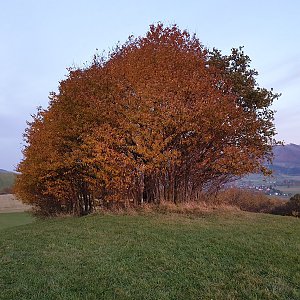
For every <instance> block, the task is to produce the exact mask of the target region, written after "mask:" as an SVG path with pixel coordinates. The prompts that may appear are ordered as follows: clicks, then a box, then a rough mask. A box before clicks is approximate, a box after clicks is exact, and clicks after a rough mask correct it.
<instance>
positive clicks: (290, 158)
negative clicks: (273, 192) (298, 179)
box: [269, 144, 300, 176]
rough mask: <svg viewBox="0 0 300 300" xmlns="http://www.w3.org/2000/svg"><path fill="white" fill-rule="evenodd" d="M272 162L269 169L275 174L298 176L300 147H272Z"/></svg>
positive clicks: (290, 145)
mask: <svg viewBox="0 0 300 300" xmlns="http://www.w3.org/2000/svg"><path fill="white" fill-rule="evenodd" d="M273 152H274V160H273V163H272V165H270V166H269V167H270V168H271V169H272V170H273V171H274V172H275V174H284V175H291V176H298V175H300V145H296V144H288V145H284V146H282V145H277V146H274V149H273Z"/></svg>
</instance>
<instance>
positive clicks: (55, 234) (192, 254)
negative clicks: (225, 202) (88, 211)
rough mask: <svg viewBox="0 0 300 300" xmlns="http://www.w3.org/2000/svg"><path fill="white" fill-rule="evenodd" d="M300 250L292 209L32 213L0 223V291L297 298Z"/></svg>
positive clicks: (299, 223) (299, 224) (49, 295)
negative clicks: (17, 221)
mask: <svg viewBox="0 0 300 300" xmlns="http://www.w3.org/2000/svg"><path fill="white" fill-rule="evenodd" d="M1 216H2V215H1ZM1 216H0V217H1ZM299 253H300V220H299V219H297V218H292V217H281V216H273V215H264V214H254V213H252V214H251V213H242V212H241V213H240V212H231V213H230V212H227V213H224V212H223V213H220V212H219V213H218V212H217V213H210V214H208V213H206V214H205V215H203V216H201V217H187V216H179V215H161V214H151V215H144V216H142V215H132V216H125V215H104V216H99V215H98V216H88V217H82V218H71V217H68V218H61V219H51V220H44V221H42V220H40V221H36V222H34V223H32V224H28V225H24V226H18V227H14V228H7V229H5V230H1V231H0V270H1V272H0V299H38V300H42V299H72V300H73V299H295V300H296V299H300V285H299V282H300V256H299Z"/></svg>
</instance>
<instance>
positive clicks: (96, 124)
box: [16, 24, 278, 215]
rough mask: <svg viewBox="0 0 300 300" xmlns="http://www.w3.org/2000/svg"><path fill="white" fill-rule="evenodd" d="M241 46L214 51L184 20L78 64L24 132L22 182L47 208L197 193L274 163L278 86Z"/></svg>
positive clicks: (20, 188) (22, 191)
mask: <svg viewBox="0 0 300 300" xmlns="http://www.w3.org/2000/svg"><path fill="white" fill-rule="evenodd" d="M249 63H250V59H249V57H247V56H246V55H244V53H243V51H242V49H241V48H240V49H232V53H231V54H230V55H227V56H226V55H222V54H221V52H220V51H218V50H216V49H213V50H212V51H209V50H208V49H206V48H205V47H203V46H202V45H201V43H200V42H199V40H198V39H197V38H196V37H195V36H190V35H189V33H188V32H186V31H181V30H180V29H179V28H178V27H177V26H173V27H170V28H169V27H164V26H163V25H162V24H158V25H156V26H154V25H152V26H150V30H149V32H148V33H147V34H146V36H145V37H139V38H134V37H130V38H129V39H128V41H127V42H126V43H125V44H124V45H122V46H118V47H116V49H115V50H114V51H113V52H112V53H110V54H109V56H108V57H107V58H104V57H101V56H95V58H94V60H93V62H92V63H91V65H90V66H88V67H85V68H79V69H71V70H69V75H68V77H67V79H66V80H64V81H62V82H61V83H60V86H59V92H58V93H57V94H56V93H51V95H50V103H49V107H48V108H47V109H46V110H42V109H39V110H38V112H37V114H36V115H35V116H34V118H33V121H32V122H31V123H29V126H28V128H27V130H26V132H25V142H26V146H25V149H24V159H23V160H22V161H21V163H20V164H19V167H18V171H19V172H20V173H21V175H20V176H19V178H18V179H17V184H16V191H17V194H18V195H19V197H20V198H21V199H23V201H24V202H27V203H30V204H33V205H35V206H36V207H37V208H38V209H40V210H41V211H42V212H44V213H46V214H51V213H56V212H66V213H74V214H77V215H83V214H86V213H89V212H91V211H93V209H94V208H95V207H96V206H98V205H102V204H103V203H114V202H116V201H119V202H120V201H121V202H125V203H133V204H135V205H137V204H140V203H143V202H148V203H159V202H160V201H162V200H163V201H171V202H174V203H177V202H182V201H189V200H196V199H198V198H199V197H200V195H201V194H202V193H203V192H215V191H216V190H218V188H219V187H220V186H222V185H223V184H224V183H226V182H228V181H230V180H232V179H233V178H236V177H239V176H242V175H244V174H247V173H249V172H259V171H265V170H264V168H263V166H262V162H263V161H264V160H265V159H270V158H271V149H272V147H271V146H272V144H273V143H274V139H273V138H274V135H275V130H274V124H273V111H272V110H271V109H270V108H269V107H270V105H271V104H272V102H273V100H274V99H275V98H277V97H278V95H277V94H273V93H272V91H268V90H266V89H261V88H259V87H258V85H257V83H256V80H255V77H256V75H257V73H256V72H255V71H254V70H252V69H250V66H249Z"/></svg>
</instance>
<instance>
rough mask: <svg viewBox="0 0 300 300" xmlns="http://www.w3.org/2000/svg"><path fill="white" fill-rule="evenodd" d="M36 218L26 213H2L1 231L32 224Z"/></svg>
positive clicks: (0, 219)
mask: <svg viewBox="0 0 300 300" xmlns="http://www.w3.org/2000/svg"><path fill="white" fill-rule="evenodd" d="M33 221H34V218H33V217H32V216H31V215H30V214H29V213H26V212H17V213H0V230H2V229H6V228H9V227H15V226H20V225H25V224H28V223H32V222H33Z"/></svg>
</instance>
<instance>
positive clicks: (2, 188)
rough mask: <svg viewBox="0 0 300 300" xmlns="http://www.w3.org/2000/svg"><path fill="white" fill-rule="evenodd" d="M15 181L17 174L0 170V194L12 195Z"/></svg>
mask: <svg viewBox="0 0 300 300" xmlns="http://www.w3.org/2000/svg"><path fill="white" fill-rule="evenodd" d="M15 179H16V174H15V173H13V172H9V171H6V170H3V169H0V194H6V193H11V192H12V188H13V185H14V182H15Z"/></svg>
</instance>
